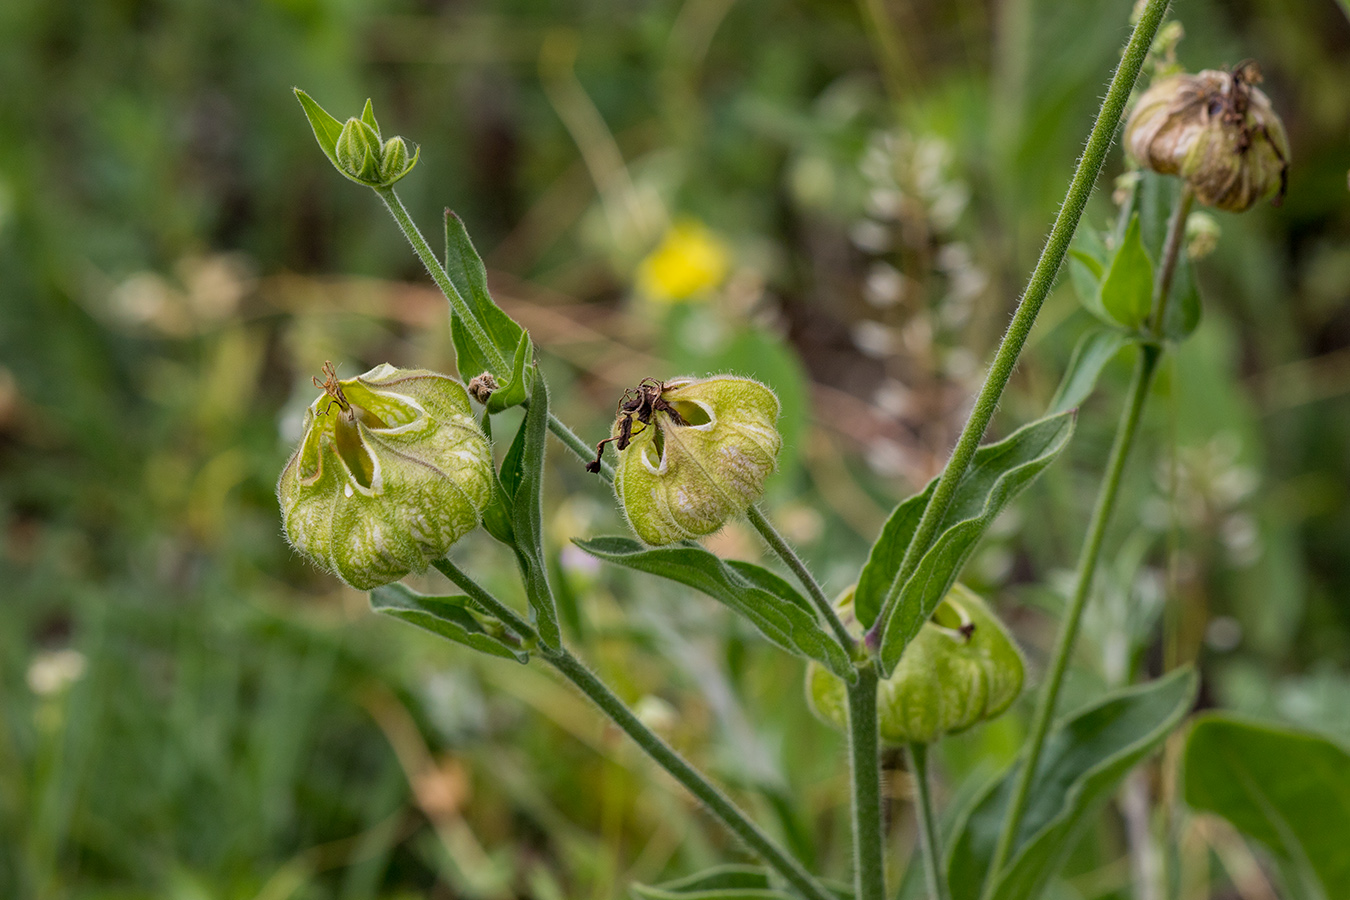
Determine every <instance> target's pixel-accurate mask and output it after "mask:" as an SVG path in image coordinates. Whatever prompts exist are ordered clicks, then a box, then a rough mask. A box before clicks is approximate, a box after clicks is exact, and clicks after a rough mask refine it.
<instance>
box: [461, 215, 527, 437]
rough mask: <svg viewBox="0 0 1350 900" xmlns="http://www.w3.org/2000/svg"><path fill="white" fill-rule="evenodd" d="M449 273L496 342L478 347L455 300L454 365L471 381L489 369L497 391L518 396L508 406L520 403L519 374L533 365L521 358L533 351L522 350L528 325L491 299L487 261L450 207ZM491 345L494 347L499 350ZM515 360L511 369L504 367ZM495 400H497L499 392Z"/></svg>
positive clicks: (522, 388) (524, 392)
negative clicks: (525, 325)
mask: <svg viewBox="0 0 1350 900" xmlns="http://www.w3.org/2000/svg"><path fill="white" fill-rule="evenodd" d="M445 273H446V274H447V275H448V276H450V283H451V284H452V285H454V288H455V291H456V292H457V293H458V294H459V296H460V297H461V298H462V299H463V300H464V303H465V305H466V306H468V308H469V311H470V312H471V314H472V315H473V318H474V321H476V322H477V323H478V324H479V326H480V327H481V328H482V329H483V333H484V334H486V335H487V339H488V340H489V341H491V342H492V343H493V345H494V347H493V348H487V347H479V346H478V345H477V344H476V343H475V341H474V339H473V334H472V332H471V331H470V330H469V329H468V328H466V327H465V326H464V324H463V320H462V319H461V317H460V315H459V312H458V311H457V310H456V309H455V305H454V304H451V305H450V337H451V339H452V340H453V341H454V344H455V355H456V363H455V365H456V366H457V367H458V368H459V374H460V377H461V378H463V379H465V380H466V381H467V380H469V379H471V378H474V377H475V376H477V375H480V374H482V373H483V372H491V373H492V374H493V375H494V376H495V377H496V378H497V382H498V384H499V388H498V391H499V392H501V391H506V390H508V389H510V390H513V393H511V394H510V395H509V397H512V398H516V399H515V400H514V402H512V403H510V404H508V405H511V406H514V405H516V404H517V403H520V402H522V401H523V400H524V399H525V398H526V397H527V396H528V390H529V385H528V384H525V383H524V382H523V381H521V380H520V379H521V378H522V373H524V376H523V377H525V378H528V377H529V374H528V373H529V372H530V371H531V370H529V369H528V368H526V366H525V365H523V364H522V363H521V360H522V359H524V360H525V361H526V362H528V361H529V360H530V359H531V358H532V356H533V354H532V353H530V352H529V345H528V343H526V349H525V351H524V352H523V353H522V351H521V344H522V342H527V341H528V338H527V336H526V334H525V329H523V328H521V327H520V325H518V324H516V321H515V320H514V319H512V318H511V317H510V316H508V315H507V314H506V313H504V312H503V311H502V309H501V307H499V306H498V305H497V304H496V302H495V301H493V299H492V295H491V294H490V293H489V292H488V284H487V268H486V267H485V266H484V265H483V259H482V257H480V256H479V255H478V251H477V250H476V249H474V246H473V241H471V240H470V239H469V232H468V230H467V229H466V228H465V227H464V222H463V220H461V219H460V217H459V216H457V215H455V214H454V213H453V212H451V211H450V210H448V209H447V210H446V211H445ZM493 349H495V350H496V354H495V355H494V353H493V352H492V350H493ZM497 357H500V359H501V360H502V362H501V363H497V362H496V361H495V360H496V358H497ZM512 362H514V363H515V364H514V365H512V366H511V369H510V370H507V368H506V366H507V365H510V364H511V363H512ZM513 384H514V387H512V385H513ZM492 399H493V400H496V395H495V394H494V396H493V398H492ZM504 399H506V398H504ZM494 405H496V404H494ZM505 408H506V406H504V405H503V406H497V408H496V409H494V410H493V411H494V412H496V411H497V410H498V409H505Z"/></svg>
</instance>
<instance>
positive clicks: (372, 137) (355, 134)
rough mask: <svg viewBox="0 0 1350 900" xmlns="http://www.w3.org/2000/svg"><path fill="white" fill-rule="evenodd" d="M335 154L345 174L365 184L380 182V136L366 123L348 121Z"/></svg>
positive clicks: (343, 127)
mask: <svg viewBox="0 0 1350 900" xmlns="http://www.w3.org/2000/svg"><path fill="white" fill-rule="evenodd" d="M334 152H335V153H337V161H338V165H339V166H341V167H342V171H343V172H344V173H346V174H347V175H349V176H350V177H352V178H355V179H356V180H357V181H360V182H362V183H364V184H374V183H377V182H379V180H380V136H379V135H378V134H376V133H375V129H373V128H371V127H370V126H369V125H367V124H366V123H365V122H362V121H361V120H360V119H354V118H353V119H348V120H347V124H345V125H343V126H342V133H341V134H340V135H338V140H337V146H336V147H335V148H334Z"/></svg>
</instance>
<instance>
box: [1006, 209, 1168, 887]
mask: <svg viewBox="0 0 1350 900" xmlns="http://www.w3.org/2000/svg"><path fill="white" fill-rule="evenodd" d="M1192 199H1193V194H1192V192H1191V189H1190V187H1189V186H1184V187H1183V188H1182V190H1181V195H1180V196H1179V197H1178V198H1177V203H1176V206H1175V207H1174V208H1173V210H1172V216H1171V218H1170V219H1169V220H1168V224H1167V237H1166V238H1165V239H1164V241H1163V259H1162V265H1161V266H1160V267H1159V269H1158V273H1157V276H1156V277H1155V279H1154V284H1153V308H1152V310H1151V313H1150V316H1149V321H1150V322H1151V323H1152V331H1153V334H1154V336H1155V337H1157V338H1159V339H1160V337H1161V331H1162V323H1163V320H1164V317H1165V316H1166V313H1167V301H1168V299H1169V295H1170V293H1171V288H1172V275H1173V273H1175V272H1176V266H1177V261H1178V259H1179V258H1180V256H1181V243H1182V238H1183V236H1184V235H1185V231H1186V216H1187V214H1188V213H1189V211H1190V208H1191V200H1192ZM1161 356H1162V345H1161V344H1160V343H1146V344H1143V345H1141V347H1140V349H1139V361H1138V362H1137V363H1136V364H1135V369H1134V378H1133V380H1132V381H1131V382H1130V391H1129V394H1128V397H1127V399H1126V401H1125V409H1124V410H1123V411H1122V413H1121V417H1120V424H1119V425H1117V426H1116V436H1115V439H1114V440H1113V441H1112V444H1111V455H1110V456H1109V457H1108V458H1107V462H1106V472H1105V473H1104V474H1103V476H1102V483H1101V486H1100V487H1099V488H1098V491H1097V501H1096V505H1095V506H1094V507H1093V510H1092V519H1091V521H1090V522H1089V524H1088V532H1087V538H1086V540H1084V542H1083V548H1082V550H1081V551H1080V552H1079V555H1078V567H1077V571H1076V573H1075V575H1074V589H1073V596H1072V597H1070V598H1069V606H1068V609H1067V610H1066V611H1065V614H1064V620H1063V622H1062V623H1061V624H1060V630H1059V636H1058V637H1057V638H1056V639H1055V649H1054V653H1053V654H1052V655H1051V662H1050V671H1049V673H1048V674H1047V677H1046V680H1045V683H1044V684H1043V685H1042V687H1041V693H1040V696H1039V698H1038V699H1037V702H1036V713H1035V716H1034V717H1033V718H1032V724H1031V739H1030V741H1029V742H1028V744H1027V754H1026V760H1025V761H1024V762H1023V763H1022V764H1021V765H1022V767H1021V770H1020V771H1019V773H1018V776H1017V785H1016V787H1015V788H1014V789H1013V796H1012V801H1011V802H1010V803H1009V805H1008V811H1007V813H1006V814H1005V816H1004V819H1003V828H1002V830H1001V831H1000V832H999V836H998V843H997V844H996V845H995V848H994V856H993V858H992V859H991V861H990V864H989V873H988V876H987V880H986V881H985V890H984V896H985V897H989V896H991V891H992V890H993V888H994V884H995V882H996V880H997V878H998V875H999V872H1000V870H1001V869H1002V868H1003V866H1004V865H1005V864H1006V863H1007V861H1008V856H1009V854H1011V852H1012V845H1013V841H1014V839H1015V838H1016V836H1017V828H1018V826H1019V825H1020V824H1021V822H1022V814H1023V813H1024V812H1025V811H1026V805H1027V798H1028V796H1029V794H1030V792H1031V783H1032V781H1033V780H1034V778H1035V776H1036V767H1037V765H1038V764H1039V763H1040V758H1041V751H1042V750H1043V749H1044V747H1045V738H1046V735H1048V734H1049V732H1050V723H1051V721H1052V720H1053V719H1054V715H1055V705H1056V703H1057V701H1058V700H1059V689H1060V686H1061V685H1062V684H1063V682H1064V673H1065V672H1066V671H1067V670H1068V667H1069V659H1070V658H1071V657H1072V656H1073V647H1074V643H1075V642H1076V640H1077V638H1078V626H1079V623H1080V621H1081V619H1082V617H1083V609H1084V608H1085V607H1086V606H1087V600H1088V597H1089V596H1090V595H1091V593H1092V581H1093V578H1094V577H1095V575H1096V573H1097V562H1098V560H1099V559H1100V557H1101V551H1102V541H1103V540H1104V539H1105V537H1106V526H1107V525H1108V524H1109V522H1110V519H1111V513H1112V511H1113V510H1114V509H1115V504H1116V496H1117V494H1118V493H1119V491H1120V482H1121V478H1122V476H1123V474H1124V472H1125V463H1126V461H1127V460H1128V459H1129V455H1130V449H1131V447H1132V446H1133V444H1134V437H1135V432H1136V431H1137V430H1138V426H1139V418H1140V415H1141V414H1142V413H1143V410H1144V401H1145V400H1146V399H1147V398H1148V390H1149V387H1150V385H1151V384H1152V382H1153V374H1154V372H1156V371H1157V368H1158V360H1159V359H1160V358H1161Z"/></svg>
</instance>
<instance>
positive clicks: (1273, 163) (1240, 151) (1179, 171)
mask: <svg viewBox="0 0 1350 900" xmlns="http://www.w3.org/2000/svg"><path fill="white" fill-rule="evenodd" d="M1260 80H1261V75H1260V71H1259V70H1258V69H1257V67H1256V65H1255V63H1245V64H1243V65H1240V66H1238V67H1236V68H1235V69H1234V70H1233V71H1231V72H1225V71H1220V70H1216V69H1206V70H1205V71H1203V72H1199V73H1197V74H1195V75H1174V76H1172V77H1171V78H1164V79H1163V80H1162V81H1159V82H1158V83H1156V84H1154V85H1153V86H1152V87H1150V88H1149V89H1148V90H1147V91H1145V92H1144V95H1143V96H1142V97H1140V98H1139V102H1138V103H1137V104H1136V105H1135V108H1134V112H1133V113H1131V115H1130V120H1129V122H1128V123H1127V124H1126V126H1125V145H1126V147H1127V148H1128V150H1129V152H1130V155H1131V156H1133V157H1134V158H1135V159H1137V160H1139V162H1141V163H1142V164H1143V165H1145V166H1147V167H1148V168H1150V169H1152V170H1154V171H1155V172H1159V173H1161V174H1163V175H1179V176H1180V177H1182V178H1184V179H1185V180H1186V181H1187V182H1189V183H1190V185H1191V188H1192V189H1193V190H1194V191H1195V198H1196V199H1197V200H1199V201H1200V202H1201V203H1203V204H1205V205H1207V206H1216V207H1218V208H1219V209H1224V210H1228V211H1229V212H1242V211H1243V210H1245V209H1247V208H1249V207H1250V206H1252V204H1254V203H1256V202H1257V201H1258V200H1262V199H1265V198H1266V197H1273V198H1274V202H1276V203H1278V202H1279V200H1280V198H1281V197H1282V196H1283V195H1284V188H1285V182H1286V180H1287V177H1288V170H1289V139H1288V137H1286V135H1285V131H1284V125H1283V124H1282V123H1281V122H1280V118H1279V116H1277V115H1275V111H1274V110H1273V109H1272V108H1271V105H1270V100H1269V99H1268V98H1267V97H1266V95H1265V94H1264V93H1262V92H1261V91H1260V90H1259V89H1258V88H1256V87H1255V84H1256V83H1257V82H1259V81H1260Z"/></svg>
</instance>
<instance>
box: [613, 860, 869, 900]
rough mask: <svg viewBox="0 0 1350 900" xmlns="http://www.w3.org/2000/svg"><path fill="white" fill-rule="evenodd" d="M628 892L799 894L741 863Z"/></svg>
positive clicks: (727, 898) (763, 899)
mask: <svg viewBox="0 0 1350 900" xmlns="http://www.w3.org/2000/svg"><path fill="white" fill-rule="evenodd" d="M823 884H824V885H825V888H826V890H828V891H829V892H830V893H831V894H833V895H835V896H836V897H838V898H839V900H850V898H851V897H852V896H853V892H852V890H851V889H850V888H849V887H848V886H847V885H842V884H836V883H834V882H829V881H826V882H823ZM628 892H629V895H630V896H631V897H632V898H633V900H793V898H795V897H796V896H797V895H796V894H793V893H790V892H788V891H786V890H784V889H783V888H782V887H781V885H780V883H779V882H778V881H776V880H775V879H773V878H771V877H770V875H769V873H768V871H767V870H765V869H762V868H760V867H758V866H741V865H724V866H714V867H713V868H711V869H705V870H704V871H702V872H697V873H695V874H693V875H686V876H685V877H684V878H678V879H676V880H674V881H667V882H665V883H664V884H659V885H645V884H633V885H629V887H628Z"/></svg>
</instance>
